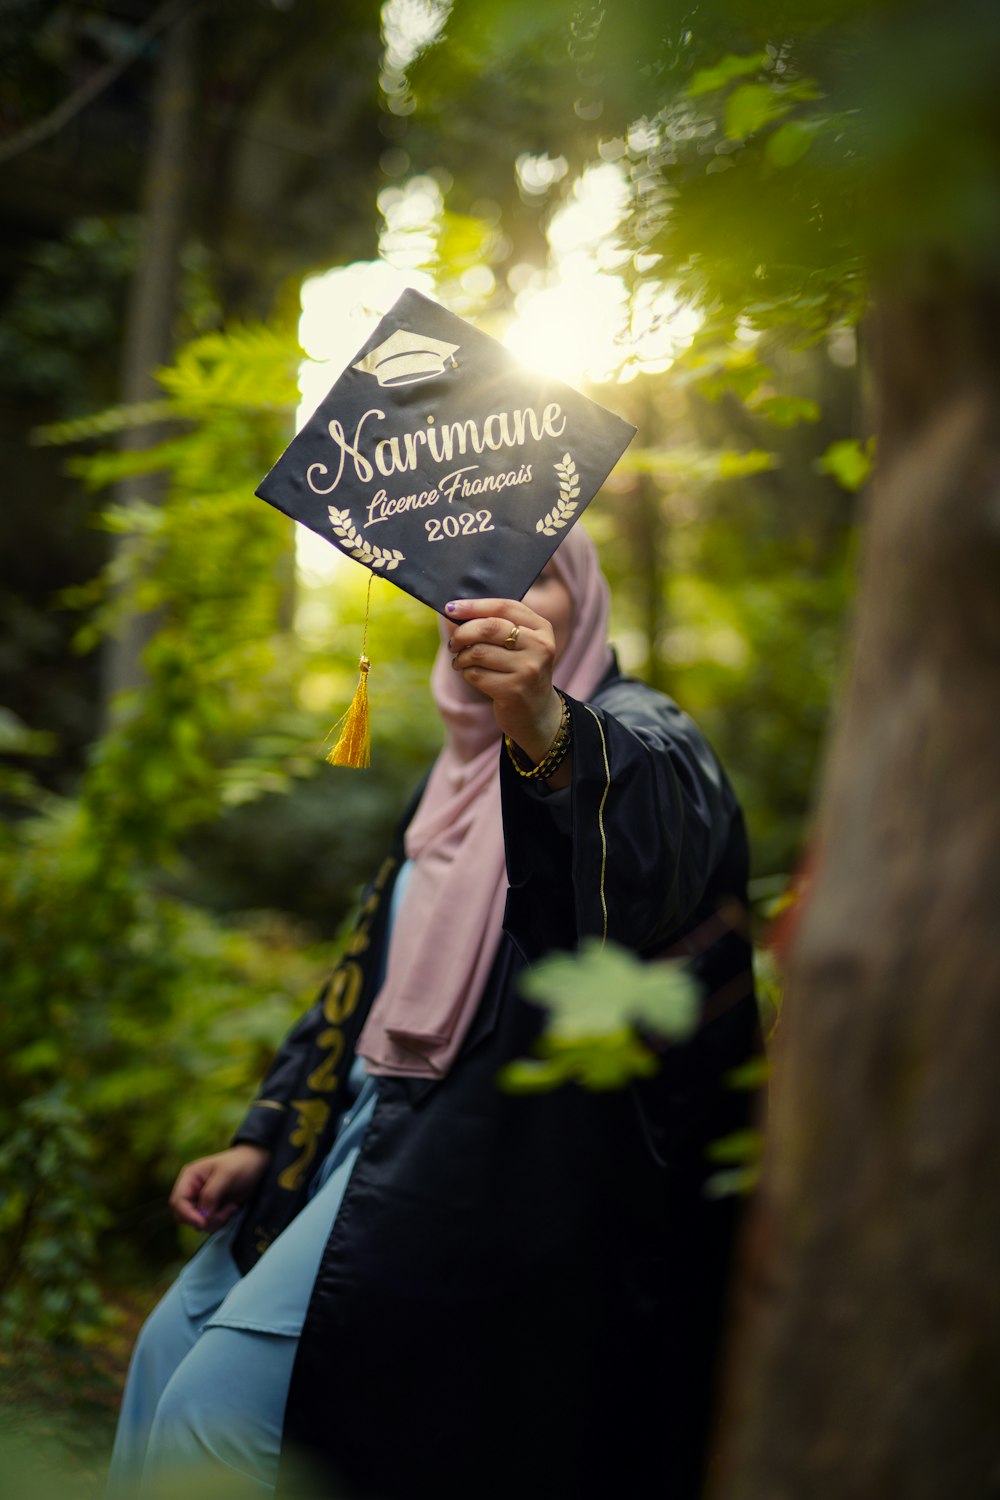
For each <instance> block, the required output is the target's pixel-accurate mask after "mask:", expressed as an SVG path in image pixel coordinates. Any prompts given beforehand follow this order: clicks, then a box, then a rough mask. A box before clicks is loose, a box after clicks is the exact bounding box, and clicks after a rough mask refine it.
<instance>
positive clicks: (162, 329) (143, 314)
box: [103, 8, 198, 717]
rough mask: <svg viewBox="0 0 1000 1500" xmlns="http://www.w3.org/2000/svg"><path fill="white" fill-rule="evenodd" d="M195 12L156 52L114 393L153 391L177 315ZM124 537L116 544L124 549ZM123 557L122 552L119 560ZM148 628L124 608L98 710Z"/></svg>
mask: <svg viewBox="0 0 1000 1500" xmlns="http://www.w3.org/2000/svg"><path fill="white" fill-rule="evenodd" d="M197 24H198V23H197V18H196V14H195V13H194V12H193V11H192V10H191V9H190V8H189V9H188V11H187V13H186V14H185V15H183V16H182V18H181V19H180V20H178V21H176V22H175V23H174V25H173V26H171V27H170V29H169V30H168V31H167V32H166V33H165V34H164V39H163V55H162V59H161V63H160V70H159V74H158V77H157V83H156V91H155V93H154V96H153V106H152V123H151V133H150V144H149V158H148V164H147V168H146V183H145V190H144V195H143V198H144V201H143V228H142V243H141V248H140V254H139V262H138V265H137V266H136V270H135V275H134V277H133V280H132V288H131V295H130V297H129V305H128V314H127V321H126V325H125V340H124V353H123V361H122V400H123V401H124V402H126V403H129V404H131V403H134V402H141V401H148V400H152V399H154V398H155V397H156V396H157V395H158V394H159V388H158V386H157V384H156V380H155V375H154V372H155V370H156V369H157V367H158V366H160V365H163V364H166V363H167V361H168V360H169V358H170V355H171V353H172V350H173V336H174V323H175V318H176V314H177V301H178V272H179V266H180V257H181V249H182V246H183V242H184V237H185V233H186V227H187V207H188V198H189V173H190V168H191V160H192V150H193V147H194V124H195V101H196V47H197V42H196V27H197ZM158 436H160V434H159V433H158V432H157V431H156V429H153V428H150V427H138V428H132V429H130V430H129V431H127V432H126V433H125V434H124V435H123V437H122V444H123V446H124V447H126V448H133V449H134V448H145V447H148V446H149V445H150V444H151V443H152V442H153V441H155V440H156V438H157V437H158ZM162 494H163V480H162V477H161V476H160V475H144V476H142V478H140V479H130V480H125V481H123V482H122V483H121V484H120V485H119V486H118V488H117V491H116V496H115V498H116V500H117V501H118V503H119V504H121V505H126V506H127V505H129V504H131V503H133V502H135V501H136V500H145V501H146V502H148V503H158V502H159V501H160V500H161V499H162ZM132 547H133V544H132V543H131V541H130V540H129V539H128V538H125V539H123V540H122V541H121V542H120V544H119V550H120V552H123V553H125V554H128V553H129V551H130V550H132ZM121 560H122V561H123V562H127V561H128V557H127V556H126V557H123V558H122V559H121ZM154 629H155V621H154V620H153V619H152V618H151V617H150V616H148V615H141V614H137V613H135V612H131V611H130V612H129V613H127V614H126V615H125V617H124V618H123V620H122V622H121V624H120V627H119V629H118V631H117V633H116V634H115V636H113V637H112V638H111V639H110V640H109V641H108V643H107V645H106V646H105V651H104V660H103V678H104V706H105V716H106V717H108V716H109V715H110V714H111V712H112V705H113V701H114V698H115V695H116V694H118V693H120V692H123V691H126V690H128V689H131V688H137V687H139V686H141V684H142V682H143V671H142V651H143V648H144V647H145V646H146V645H147V643H148V641H149V639H150V636H151V634H152V632H153V630H154Z"/></svg>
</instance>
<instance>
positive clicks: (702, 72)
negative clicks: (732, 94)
mask: <svg viewBox="0 0 1000 1500" xmlns="http://www.w3.org/2000/svg"><path fill="white" fill-rule="evenodd" d="M766 62H767V53H766V52H750V53H746V54H744V55H743V56H738V55H737V54H736V53H734V52H730V53H728V54H727V55H726V56H725V57H724V58H723V59H722V61H721V62H718V63H716V64H715V65H714V66H713V67H711V68H699V69H698V72H697V73H696V74H695V75H694V77H693V78H692V80H691V82H690V83H689V84H688V86H687V88H686V89H685V93H686V94H687V96H688V98H689V99H697V98H699V97H700V96H701V95H702V94H714V93H715V92H716V90H717V89H724V88H725V87H726V85H727V84H730V83H732V82H733V80H734V79H736V78H746V77H747V76H748V75H749V74H751V73H759V72H760V70H761V68H762V67H763V66H764V64H765V63H766Z"/></svg>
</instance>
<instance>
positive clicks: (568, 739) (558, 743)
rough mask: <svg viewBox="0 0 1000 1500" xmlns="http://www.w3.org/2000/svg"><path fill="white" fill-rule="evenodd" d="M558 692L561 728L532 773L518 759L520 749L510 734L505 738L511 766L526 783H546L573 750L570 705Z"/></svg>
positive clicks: (532, 768)
mask: <svg viewBox="0 0 1000 1500" xmlns="http://www.w3.org/2000/svg"><path fill="white" fill-rule="evenodd" d="M556 692H557V693H559V699H560V702H561V703H562V718H561V719H560V721H559V728H558V729H557V730H556V737H555V739H554V740H553V741H552V744H551V745H550V746H549V748H548V750H546V752H545V754H544V755H543V756H542V758H541V760H540V761H539V762H538V764H537V766H532V767H531V770H530V771H526V770H525V769H524V767H523V766H522V765H521V763H520V761H519V760H518V758H517V751H518V749H519V747H518V746H516V745H515V744H514V742H513V740H512V739H511V737H510V735H509V734H505V735H504V737H503V742H504V744H505V745H506V747H507V754H508V755H509V757H510V762H511V765H512V766H513V767H514V770H515V771H516V772H517V774H518V776H523V777H524V779H525V781H544V780H545V779H546V778H547V777H549V776H551V775H553V773H554V772H556V771H558V769H559V767H560V766H561V765H562V763H563V761H564V760H565V759H566V757H567V755H568V754H569V752H570V749H571V748H572V744H573V720H572V719H571V718H570V712H569V704H568V703H567V702H566V698H565V695H564V694H563V693H560V692H559V689H558V688H556ZM521 753H522V754H523V753H524V752H523V751H522V752H521Z"/></svg>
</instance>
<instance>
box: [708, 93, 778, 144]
mask: <svg viewBox="0 0 1000 1500" xmlns="http://www.w3.org/2000/svg"><path fill="white" fill-rule="evenodd" d="M790 108H791V105H790V103H789V102H788V100H787V99H783V98H781V96H780V95H778V94H776V93H775V91H774V89H772V88H771V86H770V85H769V84H766V83H741V84H740V86H739V88H738V89H734V90H733V92H732V93H731V94H730V96H729V98H728V99H727V100H726V110H725V114H724V116H723V128H724V130H725V133H726V139H727V140H730V141H740V140H742V139H743V138H744V136H748V135H753V133H754V131H755V130H759V129H760V128H761V126H762V125H766V124H767V123H768V121H769V120H778V119H780V118H781V116H782V115H785V114H787V113H788V111H789V109H790Z"/></svg>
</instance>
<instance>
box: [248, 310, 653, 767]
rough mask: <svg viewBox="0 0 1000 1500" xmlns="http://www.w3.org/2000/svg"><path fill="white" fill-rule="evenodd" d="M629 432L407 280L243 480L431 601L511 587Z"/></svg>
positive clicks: (521, 588) (538, 567)
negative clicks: (264, 466) (269, 460)
mask: <svg viewBox="0 0 1000 1500" xmlns="http://www.w3.org/2000/svg"><path fill="white" fill-rule="evenodd" d="M634 435H635V428H634V427H633V426H632V425H631V423H629V422H625V421H623V419H622V418H621V417H618V416H616V415H615V414H614V413H613V412H609V411H607V410H605V408H604V407H602V406H599V405H598V404H597V403H596V402H595V401H591V400H589V399H588V398H587V397H586V396H581V395H580V393H579V392H578V391H575V390H573V389H572V387H571V386H568V385H565V384H564V383H563V382H562V381H558V380H555V379H552V378H548V377H545V376H540V375H536V374H533V373H532V372H530V371H528V370H526V369H525V368H524V367H523V366H522V365H520V364H519V363H518V362H517V361H516V360H515V359H514V357H513V356H512V355H511V354H510V353H509V352H508V350H506V349H505V348H504V347H503V345H502V344H500V343H498V342H497V340H496V339H492V338H490V337H489V336H488V335H487V334H484V333H481V332H480V331H479V330H478V329H477V328H474V327H473V326H472V324H471V323H467V322H465V320H464V319H462V318H459V317H456V316H455V314H454V313H450V312H447V311H446V310H445V309H444V308H443V307H441V306H439V305H438V304H437V303H436V302H432V301H431V300H430V299H429V298H427V297H424V296H422V295H421V294H420V293H419V292H415V291H412V290H409V291H405V292H404V293H403V294H402V296H401V297H400V298H399V300H398V301H397V302H396V303H395V304H394V305H393V307H392V308H391V309H390V310H389V312H388V313H387V314H386V315H385V317H384V318H383V319H382V320H381V322H380V323H379V324H378V326H377V327H376V329H375V330H374V332H373V333H372V335H371V337H370V338H369V339H368V341H367V343H366V344H365V345H364V346H363V348H361V349H360V350H359V351H358V353H357V355H356V356H355V358H354V359H353V360H352V361H351V363H350V365H349V366H348V368H347V369H346V370H344V371H343V373H342V374H341V375H340V376H339V377H338V379H337V380H336V381H335V382H334V384H333V386H332V387H331V389H330V391H329V393H328V394H327V396H326V397H325V398H324V400H323V401H321V402H320V404H319V406H318V407H317V408H316V411H315V412H314V413H313V415H312V417H311V418H310V419H309V421H308V422H307V423H306V425H305V426H304V427H303V428H302V430H301V431H300V432H299V433H298V434H297V436H296V437H295V438H294V439H293V440H292V442H291V443H290V444H289V446H288V447H287V448H286V449H285V452H284V453H283V454H282V455H281V457H280V458H279V459H278V461H277V463H276V464H275V465H274V467H273V469H271V471H270V473H269V474H267V475H266V477H265V478H264V479H263V480H262V481H261V483H260V484H259V485H258V487H257V492H256V493H257V494H258V495H259V496H260V497H261V499H263V500H266V501H268V502H269V504H271V505H274V506H276V507H277V508H278V509H279V510H281V511H284V512H285V514H286V515H289V516H292V517H293V518H294V519H295V520H296V521H301V522H302V524H303V525H305V526H308V527H309V528H310V530H312V531H314V532H316V533H317V535H319V536H322V537H324V538H325V539H326V540H327V541H328V542H330V543H331V544H332V545H333V546H335V547H338V548H339V549H340V550H341V551H342V552H346V553H347V554H348V556H350V557H353V558H355V559H356V560H357V561H358V562H360V563H363V564H364V566H365V567H367V568H369V569H371V570H372V572H374V573H382V574H384V575H385V577H387V578H390V579H391V580H392V582H393V583H396V584H398V585H399V587H400V588H402V589H405V590H406V591H407V592H408V593H410V594H412V595H413V596H414V597H415V598H417V599H420V600H422V601H423V602H424V603H425V604H429V605H431V606H432V607H433V608H434V609H436V610H438V611H439V612H440V613H442V614H443V613H444V607H445V605H446V604H447V602H448V601H449V600H451V599H463V598H464V599H481V598H504V599H521V598H523V596H524V595H525V594H526V593H527V591H528V589H529V588H530V587H531V585H532V583H533V582H534V580H535V579H536V578H537V577H538V574H539V573H540V572H541V571H542V569H543V568H544V566H545V564H546V562H547V561H548V559H549V558H550V557H551V555H552V553H553V552H554V551H555V549H556V548H557V547H558V545H559V543H560V541H561V540H562V538H563V537H564V535H565V534H566V531H567V530H568V528H569V527H571V526H572V525H573V524H574V523H575V522H576V521H577V520H579V518H580V515H581V513H582V512H583V510H584V507H585V506H586V505H587V504H589V502H590V501H591V500H592V499H593V497H594V495H595V494H596V493H597V491H598V489H599V488H600V486H601V484H602V483H603V482H604V480H605V479H606V478H607V476H608V474H609V473H610V472H611V470H612V468H613V467H614V465H615V464H616V463H617V462H618V459H619V458H620V457H621V455H622V453H623V452H624V451H625V448H626V447H627V446H628V444H629V443H630V442H631V440H632V438H633V437H634ZM366 672H367V658H365V657H364V656H362V686H363V685H364V678H365V674H366ZM334 755H335V756H336V755H337V752H336V751H335V752H334Z"/></svg>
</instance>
